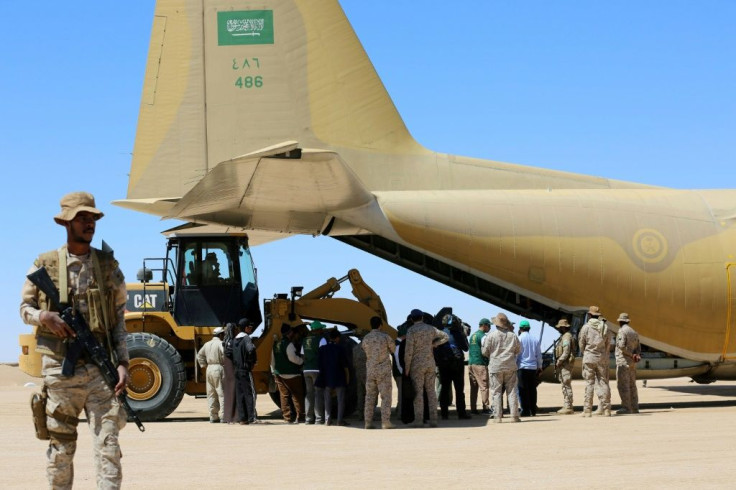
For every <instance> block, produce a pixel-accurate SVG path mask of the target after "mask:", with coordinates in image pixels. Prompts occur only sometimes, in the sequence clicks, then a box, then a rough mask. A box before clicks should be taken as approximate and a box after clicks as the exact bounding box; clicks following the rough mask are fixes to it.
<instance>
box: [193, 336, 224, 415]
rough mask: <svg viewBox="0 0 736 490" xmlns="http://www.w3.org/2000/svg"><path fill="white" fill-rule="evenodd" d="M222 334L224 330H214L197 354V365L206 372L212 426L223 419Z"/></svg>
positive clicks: (208, 405)
mask: <svg viewBox="0 0 736 490" xmlns="http://www.w3.org/2000/svg"><path fill="white" fill-rule="evenodd" d="M224 334H225V329H224V328H222V327H217V328H215V330H214V331H213V332H212V335H213V337H212V338H211V339H210V340H209V341H208V342H206V343H205V344H204V345H203V346H202V348H201V349H199V352H198V353H197V364H199V367H201V368H203V369H206V370H207V371H206V373H207V374H206V379H207V407H208V408H209V410H210V422H211V423H213V424H214V423H216V422H220V421H224V419H225V391H224V389H223V384H224V383H223V379H224V377H225V368H224V367H223V364H224V360H225V349H224V347H223V345H222V337H223V335H224Z"/></svg>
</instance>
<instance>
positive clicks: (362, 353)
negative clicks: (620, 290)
mask: <svg viewBox="0 0 736 490" xmlns="http://www.w3.org/2000/svg"><path fill="white" fill-rule="evenodd" d="M239 323H240V325H241V330H242V331H241V332H240V333H238V334H237V336H236V337H235V338H234V342H233V340H232V339H233V335H232V334H231V333H227V334H226V340H225V342H222V341H221V340H220V338H221V336H222V334H223V332H224V331H227V332H229V330H228V329H232V328H233V327H234V326H233V325H232V324H229V325H228V326H226V329H225V330H224V331H223V329H220V328H218V329H216V330H215V337H214V338H213V339H212V340H211V341H210V342H208V343H207V344H205V345H204V346H203V347H202V349H201V350H200V352H199V356H198V359H199V362H200V365H201V366H203V367H205V366H214V367H213V369H212V370H211V371H210V369H208V371H207V393H208V399H209V400H210V402H209V409H210V421H212V422H217V421H222V422H231V423H235V422H239V423H241V424H243V423H246V424H247V423H257V418H256V415H255V403H254V401H255V390H254V389H253V381H252V376H251V374H250V370H251V369H252V367H253V365H254V363H255V348H254V347H253V342H252V341H251V339H250V333H252V329H253V325H250V324H249V323H248V321H247V320H246V319H243V320H241V321H240V322H239ZM434 323H435V321H434V318H432V316H431V315H429V314H427V313H424V312H423V311H421V310H419V309H414V310H412V311H411V313H410V314H409V315H408V317H407V321H406V322H405V323H404V324H402V325H401V326H399V328H398V337H397V339H396V340H395V341H394V340H392V339H391V337H390V336H389V335H387V334H385V333H383V332H381V331H380V327H381V326H382V325H383V321H382V320H381V318H379V317H373V318H372V319H371V332H370V333H368V334H367V335H366V336H365V337H364V338H363V339H362V341H361V343H360V344H358V345H357V346H355V348H354V349H353V352H352V357H353V360H352V366H353V367H354V370H353V372H354V373H355V375H356V377H357V383H358V413H359V416H360V417H361V418H362V419H363V421H364V427H365V428H366V429H372V428H375V427H376V425H375V424H374V420H373V417H374V410H375V407H376V404H377V401H378V396H379V395H380V397H381V407H380V412H381V416H380V418H381V427H382V428H384V429H389V428H392V427H393V424H392V423H391V407H392V388H393V386H392V383H391V378H392V376H393V378H394V379H395V382H396V386H397V391H398V394H399V400H398V402H397V407H396V412H397V414H398V418H400V419H401V421H402V422H403V423H405V424H410V423H413V425H414V426H417V427H422V426H424V425H425V424H428V425H429V426H430V427H435V426H436V425H437V421H438V418H439V417H441V418H442V419H447V418H448V417H449V406H450V405H451V403H452V393H453V391H454V392H455V407H456V412H457V415H458V418H459V419H468V418H471V414H482V415H487V416H490V417H492V418H493V419H494V421H495V422H497V423H500V422H502V420H503V418H504V411H503V394H504V393H506V396H507V400H508V416H509V418H510V420H511V421H513V422H518V421H520V420H521V417H533V416H536V414H537V384H538V377H539V375H540V373H541V371H542V368H543V365H542V353H541V349H540V342H539V340H538V339H536V338H533V337H532V336H531V334H530V328H531V327H530V324H529V322H528V321H526V320H522V321H521V322H520V324H519V334H518V336H517V334H516V333H515V332H514V324H513V323H511V322H510V321H509V319H508V317H507V316H506V315H505V314H504V313H499V314H497V315H496V316H495V317H493V318H492V319H491V320H489V319H487V318H483V319H481V320H480V322H479V325H478V330H477V331H476V332H474V333H473V334H472V335H471V336H470V338H469V339H468V333H469V332H468V330H469V328H468V326H467V324H464V323H463V322H462V320H460V319H459V318H457V317H456V316H454V315H452V314H445V315H444V316H443V318H442V320H441V322H440V323H439V324H438V325H439V326H438V327H435V326H434ZM618 323H619V330H618V333H617V335H616V337H615V358H616V378H617V383H618V391H619V394H620V396H621V408H620V409H619V410H618V411H617V413H618V414H628V413H638V411H639V407H638V396H637V389H636V363H637V362H638V361H639V360H640V359H641V348H640V345H639V339H638V335H637V334H636V332H635V331H634V330H633V329H632V328H631V327H630V326H629V316H628V314H626V313H621V314H620V315H619V318H618ZM492 325H493V326H495V330H493V332H491V327H492ZM556 328H557V329H558V330H559V331H560V332H562V335H561V337H560V339H559V340H558V341H557V344H556V346H555V373H556V376H557V377H558V379H559V381H560V384H561V386H562V395H563V406H562V408H561V409H560V410H558V411H557V413H558V414H560V415H569V414H573V413H574V410H573V392H572V386H571V380H572V368H573V364H574V360H575V357H576V355H577V353H578V352H581V353H582V363H583V365H582V371H583V378H584V379H585V381H586V387H585V401H584V404H583V416H586V417H589V416H591V415H592V413H593V410H592V405H593V393H594V392H595V393H597V395H598V397H599V404H598V410H597V411H596V413H597V414H599V415H603V416H610V415H611V390H610V388H609V352H610V346H611V342H612V334H611V332H609V330H608V327H607V324H606V321H605V319H603V318H601V313H600V309H599V308H598V307H596V306H591V307H590V309H589V311H588V321H587V323H585V325H583V327H582V328H581V329H580V332H579V335H578V338H577V339H575V337H573V335H572V333H571V332H570V328H571V326H570V323H569V322H568V320H567V319H565V318H563V319H561V320H560V321H559V322H558V323H557V325H556ZM326 332H327V335H326V334H325V333H326ZM341 337H342V336H341V334H340V332H339V331H338V330H337V329H336V328H335V329H329V330H327V329H326V327H325V325H324V324H322V323H321V322H319V321H314V322H312V323H311V324H310V325H309V328H304V326H301V325H300V326H296V327H292V326H290V325H288V324H284V325H282V327H281V338H280V339H275V342H274V346H273V352H272V356H271V371H272V373H273V376H274V381H275V384H276V386H277V388H278V392H279V397H280V405H281V412H282V417H283V419H284V421H286V422H287V423H292V424H298V423H306V424H325V425H349V423H348V422H347V421H346V420H345V396H346V389H347V386H348V383H349V380H350V372H351V370H350V367H351V361H350V360H349V356H348V351H347V348H346V347H344V346H342V345H341ZM228 339H230V340H228ZM231 342H233V345H232V346H229V345H230V343H231ZM246 346H247V347H246ZM465 352H467V353H468V355H467V361H466V356H465ZM466 362H467V365H468V378H469V381H470V410H469V411H468V410H466V406H465V391H464V380H465V369H464V366H465V364H466ZM229 364H231V367H228V365H229ZM222 365H224V367H220V366H222ZM229 372H232V373H233V374H232V375H229V374H228V373H229ZM228 378H230V379H234V380H235V382H234V383H233V382H232V381H228ZM223 380H224V381H223ZM233 385H234V387H233ZM222 386H224V402H222V400H223V394H222V393H223V389H222ZM228 387H230V388H228ZM228 393H235V394H234V395H228ZM479 395H480V402H481V405H480V407H481V409H480V410H479V405H478V398H479ZM218 396H219V401H218ZM333 397H334V398H335V399H336V411H335V410H333V407H332V405H333V403H332V400H333ZM438 404H439V416H438V411H437V410H436V409H435V407H437V406H438ZM233 406H237V413H235V412H233V409H232V407H233ZM228 407H231V408H229V409H228ZM223 410H224V412H223ZM335 412H336V413H335ZM333 413H334V416H333Z"/></svg>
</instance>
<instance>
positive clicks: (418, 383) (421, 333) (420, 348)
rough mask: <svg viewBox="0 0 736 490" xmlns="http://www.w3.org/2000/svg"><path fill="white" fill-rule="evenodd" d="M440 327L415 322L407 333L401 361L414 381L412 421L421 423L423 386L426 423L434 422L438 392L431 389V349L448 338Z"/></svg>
mask: <svg viewBox="0 0 736 490" xmlns="http://www.w3.org/2000/svg"><path fill="white" fill-rule="evenodd" d="M448 340H449V338H448V337H447V334H446V333H445V332H443V331H442V330H438V329H436V328H435V327H433V326H432V325H427V324H426V323H423V322H418V323H415V324H414V326H412V327H411V328H410V329H409V331H408V333H407V334H406V353H405V355H404V364H405V366H406V370H407V371H408V372H409V377H410V378H411V382H412V385H414V423H415V424H416V425H421V423H422V420H423V419H422V417H423V415H424V396H423V393H424V390H425V389H426V391H427V403H428V405H429V423H430V425H432V426H436V425H437V392H436V391H435V389H434V381H435V379H436V374H435V367H436V366H435V362H434V354H433V353H432V349H433V348H434V347H435V346H437V345H441V344H444V343H445V342H447V341H448Z"/></svg>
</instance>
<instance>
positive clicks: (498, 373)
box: [481, 313, 521, 423]
mask: <svg viewBox="0 0 736 490" xmlns="http://www.w3.org/2000/svg"><path fill="white" fill-rule="evenodd" d="M491 321H492V322H493V324H494V325H495V326H496V330H494V331H493V332H492V333H490V334H489V335H486V336H485V337H483V344H482V345H481V353H482V354H483V355H484V356H486V357H487V358H488V361H489V362H488V375H489V378H490V381H491V392H492V394H493V402H492V403H493V410H494V417H495V421H496V422H497V423H501V419H502V418H503V392H504V390H505V391H506V396H507V397H508V400H509V414H510V415H511V417H512V420H513V421H514V422H520V421H521V419H520V418H519V395H518V393H517V390H516V387H517V385H518V381H517V377H516V356H518V355H519V353H520V352H521V342H519V337H517V336H516V335H515V334H514V326H513V324H512V323H511V322H510V321H509V319H508V318H507V317H506V315H505V314H504V313H499V314H498V315H496V316H495V317H493V318H491Z"/></svg>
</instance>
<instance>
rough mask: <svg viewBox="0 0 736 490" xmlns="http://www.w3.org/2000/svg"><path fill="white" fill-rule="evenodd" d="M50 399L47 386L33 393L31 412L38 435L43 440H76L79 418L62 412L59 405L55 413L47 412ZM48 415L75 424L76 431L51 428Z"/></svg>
mask: <svg viewBox="0 0 736 490" xmlns="http://www.w3.org/2000/svg"><path fill="white" fill-rule="evenodd" d="M48 399H49V396H48V390H47V389H46V386H44V387H43V388H42V389H41V393H34V394H33V395H31V414H32V416H33V426H34V428H35V429H36V437H37V438H38V439H40V440H42V441H48V440H49V439H53V440H56V441H61V442H69V441H76V440H77V430H76V428H77V425H79V418H77V417H74V416H72V415H66V414H63V413H61V412H60V411H59V408H58V407H57V408H56V409H55V410H54V412H53V413H47V412H46V405H47V402H48ZM48 417H52V418H54V419H56V420H58V421H60V422H64V423H65V424H68V425H72V426H74V432H72V433H68V432H57V431H53V430H49V429H48V426H47V423H46V422H47V420H48Z"/></svg>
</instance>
